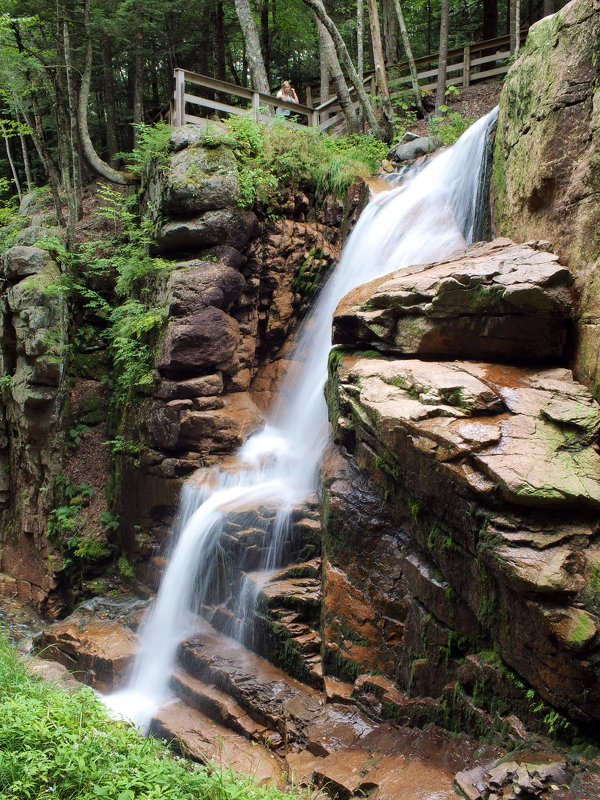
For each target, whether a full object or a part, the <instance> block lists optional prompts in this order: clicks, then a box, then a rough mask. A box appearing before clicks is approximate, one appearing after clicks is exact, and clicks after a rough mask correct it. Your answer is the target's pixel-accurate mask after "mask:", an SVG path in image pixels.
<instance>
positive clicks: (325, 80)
mask: <svg viewBox="0 0 600 800" xmlns="http://www.w3.org/2000/svg"><path fill="white" fill-rule="evenodd" d="M317 29H318V31H319V66H320V69H321V83H320V87H319V104H321V103H325V102H326V101H327V100H329V81H330V78H331V72H330V71H329V59H328V54H327V42H326V39H325V36H326V35H327V36H329V34H328V33H327V31H326V30H325V28H324V27H323V26H322V25H321V23H320V22H319V20H317ZM329 39H330V40H331V37H329ZM331 47H332V48H333V42H332V43H331ZM338 64H339V62H338ZM340 72H341V69H340Z"/></svg>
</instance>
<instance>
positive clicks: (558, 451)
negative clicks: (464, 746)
mask: <svg viewBox="0 0 600 800" xmlns="http://www.w3.org/2000/svg"><path fill="white" fill-rule="evenodd" d="M478 252H480V253H481V252H482V253H483V255H482V257H481V258H480V257H479V256H478V255H477V253H478ZM502 253H505V254H506V258H503V256H502ZM515 254H516V256H515ZM538 257H539V258H538ZM528 259H531V262H530V264H531V266H530V267H528V268H527V267H525V266H520V262H521V260H523V261H524V262H525V263H527V260H528ZM538 269H539V272H538ZM470 270H472V271H471V272H470ZM407 272H408V274H407V275H406V276H404V275H403V274H402V273H398V275H396V276H394V277H393V278H391V279H384V280H383V281H380V282H374V283H372V284H367V285H366V286H364V287H361V288H360V289H358V290H356V292H354V293H352V294H351V295H350V296H349V297H348V298H345V300H344V301H342V303H341V304H340V308H339V309H338V312H337V315H336V331H337V333H336V336H337V341H344V343H345V344H346V352H342V351H339V352H337V353H336V352H334V353H333V354H332V358H331V360H330V377H329V382H328V387H327V396H328V404H329V410H330V419H331V421H332V423H333V426H334V433H335V438H336V440H337V442H338V443H339V444H340V445H342V446H343V447H344V448H345V450H346V452H347V453H348V454H349V455H346V456H345V457H342V455H341V453H340V454H338V455H337V456H335V457H332V458H330V459H329V460H328V461H327V462H326V465H325V470H324V486H325V503H324V526H325V553H324V576H325V577H324V601H323V602H324V613H325V616H324V618H325V628H324V647H325V652H326V654H327V660H328V665H329V669H330V670H331V671H332V672H333V673H334V674H339V675H342V676H344V677H346V678H347V677H353V676H355V675H356V674H357V673H359V672H362V671H367V670H372V669H375V670H378V671H381V672H383V673H384V674H386V675H389V676H390V677H393V678H394V679H395V680H397V681H398V683H399V685H400V687H408V688H410V689H411V690H412V691H413V692H414V693H415V694H416V695H421V696H427V697H433V698H441V703H442V706H443V705H444V704H445V703H448V699H449V697H450V695H448V691H449V690H448V686H450V685H453V684H451V682H454V681H456V680H458V682H459V685H460V687H461V694H459V695H457V694H456V693H454V694H453V695H452V700H451V702H452V704H453V705H454V707H455V708H454V711H455V713H454V717H455V720H456V719H458V718H459V717H461V716H462V718H463V719H462V724H467V725H468V726H469V727H471V728H475V729H476V728H477V727H478V726H479V727H480V729H482V730H483V729H485V724H486V723H485V719H486V714H487V712H488V710H489V708H490V706H489V697H487V695H488V694H489V696H490V697H491V696H494V694H496V695H500V696H503V697H504V701H503V702H504V706H502V704H501V705H500V706H497V708H498V707H501V708H502V707H503V708H504V712H503V713H504V722H503V724H505V725H506V729H507V730H509V729H510V731H511V732H510V733H509V736H513V735H517V737H518V736H519V734H518V730H519V728H518V725H517V726H516V727H515V723H514V721H513V720H512V719H511V718H510V717H511V714H513V712H516V713H517V714H518V715H521V716H522V717H523V718H525V719H526V721H527V723H528V724H535V722H536V720H535V719H533V718H532V717H535V715H532V714H531V704H530V705H529V708H528V706H527V703H526V702H525V697H524V695H523V693H520V694H519V693H518V692H517V695H518V696H514V695H513V693H514V687H513V689H512V690H511V689H510V687H509V686H507V685H505V684H504V683H503V682H502V680H501V679H500V678H499V677H498V676H496V677H494V678H493V679H492V677H491V675H490V673H494V668H493V667H492V666H490V664H489V663H488V661H486V659H485V658H483V657H482V658H483V660H481V659H480V660H478V661H476V662H473V661H472V662H465V663H470V664H471V667H472V669H466V667H465V668H463V667H461V662H462V661H463V659H464V658H465V656H468V657H469V658H471V656H469V653H471V654H475V653H478V652H479V653H481V652H485V651H486V650H491V649H492V647H494V648H496V649H497V653H498V656H499V657H500V658H501V659H502V662H504V664H505V665H508V666H509V667H510V668H511V669H513V670H515V672H516V673H517V675H518V676H520V679H521V680H522V681H524V682H526V683H527V684H529V685H530V686H532V687H533V688H534V690H535V691H536V692H538V693H539V695H540V696H541V697H542V698H543V699H544V700H545V701H547V702H548V703H549V704H551V705H552V706H555V707H557V708H559V709H560V710H561V711H562V712H564V713H566V714H567V715H568V716H570V717H571V718H572V719H574V720H578V721H580V722H583V723H584V724H591V723H592V720H597V719H598V713H599V712H598V709H599V708H600V695H599V694H598V682H597V673H596V667H595V666H594V665H595V664H596V663H597V661H598V658H599V657H600V650H599V647H600V640H599V631H600V618H599V617H598V604H597V602H596V600H595V599H594V596H595V595H594V591H595V590H594V589H593V586H595V585H596V583H595V578H594V576H595V575H597V570H598V564H599V563H600V549H599V548H598V544H597V541H596V532H597V517H598V511H599V510H600V488H599V486H600V484H599V482H598V475H600V456H599V454H598V448H597V441H598V432H599V431H600V408H599V407H598V404H597V403H596V402H595V401H594V400H593V398H592V397H591V395H590V393H589V391H588V390H587V389H586V388H585V387H584V386H583V385H581V384H579V383H577V382H576V381H574V380H573V376H572V374H571V372H570V371H569V370H567V369H565V368H563V367H556V366H555V367H549V366H545V367H537V368H535V367H532V366H529V367H525V366H508V365H507V364H506V363H505V364H504V365H500V364H490V363H486V362H482V361H470V362H467V361H442V360H440V356H441V357H442V358H443V357H444V356H446V355H447V352H448V351H447V348H446V344H445V340H444V339H443V337H442V338H436V337H434V338H432V339H431V340H430V342H432V343H433V344H432V349H431V350H429V351H428V353H427V354H428V355H429V357H430V358H435V360H428V361H423V360H421V359H419V358H407V357H406V351H405V350H404V349H403V347H402V346H399V345H398V341H399V340H401V339H402V336H403V333H402V332H403V328H404V327H405V326H406V325H407V320H410V319H411V318H412V319H415V316H412V317H411V312H412V314H413V315H414V311H415V309H418V310H419V311H420V313H421V316H420V317H419V316H417V317H416V318H417V319H427V320H429V319H432V320H433V324H434V325H437V323H438V320H439V319H440V318H441V319H442V320H447V319H448V318H447V317H445V316H443V315H444V314H445V313H446V312H447V311H448V309H451V308H453V303H452V301H450V302H446V299H445V295H446V294H449V295H452V293H453V292H456V293H457V298H458V297H460V298H462V299H461V301H460V304H461V305H462V306H463V307H465V308H467V309H468V308H471V309H472V310H473V311H474V309H473V307H472V306H469V292H470V291H471V289H473V288H474V287H477V286H478V285H481V281H482V276H483V275H485V276H486V281H487V280H488V279H489V278H490V277H491V278H492V279H493V280H500V281H501V283H499V284H498V285H501V286H502V287H503V289H502V291H500V292H495V293H492V295H491V298H490V301H489V302H488V304H487V306H486V314H485V316H483V315H482V316H479V317H477V316H476V314H475V313H473V314H472V316H471V317H470V319H473V320H475V323H474V324H475V329H476V330H477V332H478V336H477V341H476V342H474V344H473V348H474V349H473V350H472V351H471V354H474V353H475V352H481V350H482V349H483V350H484V352H485V348H486V347H488V344H487V343H486V342H485V341H483V343H482V342H481V340H482V339H484V338H485V335H486V330H488V328H487V326H486V319H487V318H499V317H501V316H502V315H504V314H506V313H507V310H508V309H510V307H511V305H512V303H513V301H512V300H510V299H508V298H506V296H505V290H506V289H507V288H508V289H509V290H510V288H511V287H512V288H514V289H515V298H514V303H515V306H513V309H514V308H515V307H516V303H519V304H521V306H520V314H521V315H527V314H529V313H530V312H532V310H533V308H535V307H537V308H538V309H539V310H538V312H537V314H536V315H535V318H534V315H533V312H532V316H531V317H529V325H530V327H533V326H534V325H535V326H537V330H536V331H533V332H532V334H531V335H530V336H529V338H528V340H527V346H528V348H530V347H534V345H533V344H532V342H533V341H534V339H535V335H536V333H538V332H540V331H542V330H543V323H542V324H541V325H537V323H536V322H535V321H534V319H537V317H538V315H541V316H542V317H543V314H544V311H543V310H542V309H546V310H547V311H548V312H549V313H550V314H556V315H557V319H558V320H559V323H558V324H559V327H560V326H563V330H564V324H565V320H566V319H567V318H568V316H569V313H570V309H569V293H568V287H569V285H570V282H571V281H570V276H569V274H568V272H567V271H566V270H565V269H564V267H562V266H561V265H560V264H559V263H558V261H557V260H556V259H555V257H553V256H550V255H549V254H547V253H545V252H544V253H539V252H537V251H535V250H533V249H532V248H530V247H516V246H513V245H509V244H507V243H505V242H504V243H502V242H495V243H492V244H491V245H488V246H483V247H481V248H476V249H475V250H474V251H473V250H471V252H470V253H468V254H467V256H466V257H465V259H464V260H463V261H458V262H452V263H444V264H441V265H436V266H433V267H431V268H425V269H418V270H408V271H407ZM534 276H536V277H535V279H534ZM446 282H447V284H449V285H450V286H452V289H451V290H450V289H448V290H444V289H443V287H444V285H445V283H446ZM440 287H442V289H440ZM508 294H509V295H510V291H509V292H508ZM530 302H531V305H529V303H530ZM457 305H458V300H457ZM436 309H439V313H441V314H442V316H441V317H437V316H435V315H436V313H437V312H436ZM451 313H452V312H451ZM426 315H429V316H426ZM382 319H383V322H381V320H382ZM449 319H450V324H453V325H455V326H456V328H455V329H456V331H457V339H458V341H459V342H460V341H461V338H460V329H461V328H460V326H461V324H462V323H461V321H460V319H458V318H456V317H452V316H450V318H449ZM390 320H391V322H390ZM385 321H387V322H388V327H387V328H386V329H385V330H382V329H383V328H384V326H385ZM517 330H518V329H517ZM353 335H355V337H356V338H355V341H357V342H358V346H359V347H360V349H363V348H364V345H365V344H366V343H369V344H370V345H371V346H372V345H375V346H376V347H378V348H379V349H380V350H381V351H383V352H385V353H388V352H392V353H402V355H401V356H400V355H398V356H397V357H390V356H389V355H388V356H387V357H382V356H380V357H373V356H376V354H375V353H371V354H369V355H370V356H371V357H365V356H364V354H357V355H356V356H353V355H352V353H351V352H348V350H349V347H348V345H349V344H350V342H351V341H352V336H353ZM418 341H421V340H420V339H418ZM502 341H503V348H502V359H503V361H505V362H510V360H514V361H516V362H518V361H521V360H522V358H521V356H522V352H521V348H520V347H519V345H518V337H517V338H516V339H511V338H506V339H503V340H502ZM535 346H538V345H535ZM407 350H408V352H409V353H411V352H414V350H413V349H412V348H407ZM495 352H496V355H497V354H498V350H496V351H495ZM536 352H538V353H540V352H541V349H540V348H539V346H538V349H537V350H536ZM546 355H547V356H548V355H550V353H549V352H547V353H546ZM357 469H358V470H360V473H362V475H361V474H360V473H357ZM367 476H368V477H367ZM377 498H379V504H378V503H377ZM361 506H364V508H365V509H367V510H368V513H367V514H364V515H363V514H362V513H361ZM357 519H358V520H359V523H358V525H357V524H356V520H357ZM371 559H373V560H374V561H375V562H376V565H377V566H376V569H374V570H371V569H370V566H369V565H370V564H371ZM382 565H383V566H382ZM371 571H373V572H374V574H376V575H378V576H379V574H380V571H382V575H383V577H382V580H381V582H380V583H378V584H376V583H375V582H374V581H372V580H371V579H370V577H369V574H370V572H371ZM502 662H500V663H502ZM475 664H477V665H478V666H477V667H476V668H475ZM474 675H475V677H474ZM501 684H502V685H501ZM483 686H485V687H486V690H485V691H484V690H483V689H482V687H483ZM462 692H464V694H462ZM392 695H393V693H392ZM392 695H390V696H389V697H388V699H387V700H386V701H385V704H387V705H388V706H390V707H396V708H397V709H398V711H397V712H394V713H398V714H405V715H406V716H407V717H408V718H411V719H415V718H420V719H421V720H422V719H423V718H427V710H426V709H424V708H423V707H421V708H414V707H413V708H409V709H407V707H406V702H400V701H399V700H398V699H397V698H394V697H393V696H392ZM473 697H474V698H475V700H476V701H477V702H476V703H475V705H473V704H472V700H471V699H469V698H473ZM444 698H445V699H444ZM457 698H459V700H460V702H459V701H458V700H457ZM482 698H483V705H482ZM457 703H458V705H457ZM477 703H478V704H479V706H480V708H479V709H477V708H476V707H475V706H476V705H477ZM486 703H487V705H486ZM385 704H384V705H385ZM511 706H512V710H511ZM547 708H548V709H549V707H548V706H547ZM457 709H459V710H457ZM429 712H431V709H430V710H429ZM501 713H502V712H501ZM482 714H483V716H482ZM420 715H421V716H420ZM437 718H438V719H439V717H437ZM538 724H539V721H538Z"/></svg>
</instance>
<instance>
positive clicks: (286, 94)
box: [275, 81, 298, 117]
mask: <svg viewBox="0 0 600 800" xmlns="http://www.w3.org/2000/svg"><path fill="white" fill-rule="evenodd" d="M275 97H276V98H277V99H278V100H283V102H284V103H297V102H298V95H297V94H296V92H295V91H294V88H293V87H292V84H291V83H290V82H289V81H283V83H282V84H281V89H280V90H279V91H278V92H277V94H276V95H275ZM275 113H276V114H277V116H278V117H289V116H290V114H291V113H292V112H291V110H288V109H287V108H277V109H276V111H275Z"/></svg>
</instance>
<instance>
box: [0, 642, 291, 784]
mask: <svg viewBox="0 0 600 800" xmlns="http://www.w3.org/2000/svg"><path fill="white" fill-rule="evenodd" d="M300 796H301V795H300V794H298V793H295V794H294V793H292V794H289V793H288V794H284V793H283V792H281V791H279V790H277V789H272V788H265V787H258V786H256V785H255V784H254V783H253V782H252V780H251V779H250V778H245V777H241V776H238V775H235V774H233V773H231V772H229V771H218V770H215V771H211V770H209V769H206V768H204V767H201V766H199V765H196V764H192V763H190V762H187V761H184V760H183V759H181V758H177V757H175V756H174V755H173V754H172V753H171V752H170V751H169V750H168V749H167V748H166V747H165V746H164V745H163V744H162V743H161V742H159V741H157V740H155V739H152V738H148V739H144V738H143V737H142V736H141V735H140V734H139V733H138V732H137V730H135V729H133V728H131V727H129V726H127V725H125V724H124V723H122V722H115V721H112V720H110V719H109V718H108V717H107V716H106V713H105V711H104V707H103V706H102V704H101V703H100V701H99V700H98V699H97V698H96V696H95V695H94V694H93V692H92V691H91V690H90V689H82V691H81V692H78V693H77V694H74V695H67V694H64V693H63V692H61V691H59V690H58V689H56V688H54V687H51V686H48V685H46V684H44V683H42V682H40V681H38V680H36V679H34V678H31V677H30V676H29V675H28V674H27V673H26V671H25V669H24V667H23V665H22V664H21V662H20V661H19V659H18V657H17V655H16V654H15V652H14V651H13V650H12V648H11V647H10V645H9V644H8V643H7V641H6V638H5V637H4V636H3V635H1V634H0V797H1V798H2V800H41V799H42V798H49V797H52V798H54V799H55V800H98V799H99V798H105V799H106V800H284V799H285V798H287V800H293V799H294V798H299V797H300Z"/></svg>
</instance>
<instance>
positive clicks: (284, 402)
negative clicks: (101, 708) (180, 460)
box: [106, 111, 496, 726]
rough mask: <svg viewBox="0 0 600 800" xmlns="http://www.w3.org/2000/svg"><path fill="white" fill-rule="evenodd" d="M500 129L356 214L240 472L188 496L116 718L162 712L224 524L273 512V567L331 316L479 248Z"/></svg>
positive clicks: (308, 481)
mask: <svg viewBox="0 0 600 800" xmlns="http://www.w3.org/2000/svg"><path fill="white" fill-rule="evenodd" d="M495 118H496V112H495V111H493V112H491V114H488V115H487V117H483V118H482V119H480V120H479V121H478V122H476V123H475V124H474V125H472V126H471V127H470V128H469V129H468V131H467V132H466V133H465V134H464V135H463V136H462V137H461V139H460V140H459V141H458V142H457V143H456V144H455V145H454V146H453V147H452V148H450V149H448V150H446V151H444V152H442V153H441V154H440V155H438V156H437V157H435V158H434V159H432V160H431V161H430V163H429V164H428V165H427V166H426V167H425V168H423V169H421V170H419V171H418V172H417V173H416V174H415V175H414V177H411V175H410V174H409V175H408V177H407V178H406V180H405V181H404V182H403V184H402V185H401V186H400V187H399V188H397V189H394V190H392V191H389V192H385V193H382V194H380V195H378V196H377V197H375V199H374V200H372V201H371V202H370V203H369V205H368V206H367V208H366V209H365V210H364V211H363V213H362V215H361V217H360V219H359V221H358V223H357V225H356V227H355V229H354V231H353V233H352V235H351V236H350V238H349V240H348V243H347V245H346V247H345V251H344V254H343V256H342V259H341V261H340V264H339V265H338V267H337V268H336V269H335V271H334V272H333V274H332V275H331V277H330V278H329V280H328V282H327V284H326V286H325V287H324V289H323V290H322V292H321V294H320V296H319V298H318V301H317V303H316V305H315V307H314V309H313V311H312V312H311V314H310V315H309V317H308V318H307V320H306V321H305V323H304V325H303V327H302V331H301V334H300V337H299V340H298V344H297V346H296V349H295V352H294V360H293V361H294V367H293V368H292V370H291V371H290V373H289V375H288V376H287V378H286V381H285V384H284V386H283V387H282V389H281V391H280V393H279V396H278V401H277V404H276V407H275V409H274V412H273V414H272V417H271V419H270V421H269V423H268V424H267V425H266V427H265V428H264V430H262V431H260V432H259V433H256V434H255V435H254V436H252V437H251V438H250V439H249V440H248V442H247V443H246V444H245V445H244V447H242V448H241V450H240V451H239V453H238V457H237V461H238V470H237V471H236V472H233V473H232V472H228V473H224V472H219V471H218V470H215V473H214V475H213V478H214V481H213V483H214V486H213V488H212V489H210V490H207V489H204V490H199V489H194V488H192V487H190V486H187V487H186V488H185V489H184V492H183V494H182V502H181V509H180V514H179V519H180V522H179V526H178V535H177V536H175V537H174V539H176V545H175V547H174V549H173V551H172V553H171V558H170V561H169V565H168V567H167V570H166V572H165V575H164V578H163V580H162V583H161V586H160V589H159V592H158V595H157V598H156V601H155V603H154V606H153V608H152V610H151V612H150V614H149V615H148V617H147V619H146V621H145V623H144V625H143V628H142V636H141V645H140V650H139V653H138V656H137V659H136V662H135V666H134V670H133V675H132V678H131V681H130V683H129V687H128V688H127V689H125V690H124V691H122V692H119V693H116V694H114V695H112V696H110V697H108V698H106V702H107V704H108V705H109V706H110V707H111V708H113V709H115V710H116V711H118V712H119V713H121V714H123V715H125V716H127V717H129V718H130V719H133V720H134V721H135V722H137V723H138V724H139V725H141V726H146V725H147V724H148V723H149V722H150V720H151V718H152V716H153V714H154V713H155V712H156V710H157V709H158V708H159V707H160V706H161V705H162V704H163V703H164V702H165V699H166V697H167V692H168V683H169V677H170V673H171V670H172V668H173V664H174V661H175V656H176V651H177V647H178V645H179V643H180V642H181V641H182V639H183V638H184V637H185V635H186V633H188V632H189V631H190V630H191V626H192V623H193V611H192V607H193V605H194V603H195V604H196V607H199V606H201V605H202V604H203V603H204V602H206V600H207V595H208V592H209V590H211V587H212V588H213V589H214V583H215V579H216V578H215V572H216V571H217V569H218V566H217V564H218V550H219V541H220V538H221V534H222V532H223V524H224V520H225V517H226V515H227V514H229V513H231V512H243V511H244V510H245V509H248V508H256V507H258V506H261V505H262V506H270V507H272V508H276V509H277V512H276V513H275V515H274V518H273V523H272V528H273V530H272V539H271V543H270V547H269V550H268V553H267V555H266V559H265V561H264V562H263V564H261V569H263V570H264V569H269V568H272V567H273V566H276V565H277V563H278V560H279V558H280V555H281V553H280V550H281V544H282V541H283V540H284V539H285V531H286V529H287V525H288V520H289V514H290V511H291V509H292V508H293V507H294V506H295V505H297V504H299V503H301V502H302V501H304V500H305V499H306V498H307V497H309V496H310V495H311V494H312V493H314V491H315V488H316V478H317V470H318V465H319V462H320V459H321V456H322V454H323V452H324V449H325V447H326V445H327V441H328V422H327V411H326V406H325V401H324V397H323V389H324V385H325V381H326V377H327V359H328V355H329V351H330V349H331V320H332V316H333V313H334V311H335V309H336V307H337V305H338V303H339V302H340V300H341V299H342V297H344V295H345V294H347V293H348V292H349V291H351V290H352V289H354V288H356V287H357V286H359V285H360V284H363V283H366V282H368V281H370V280H373V279H374V278H378V277H381V276H383V275H386V274H388V273H390V272H392V271H394V270H397V269H400V268H402V267H408V266H412V265H416V264H427V263H432V262H435V261H440V260H443V259H446V258H449V257H450V256H452V255H455V254H457V253H459V252H462V251H463V250H464V249H465V247H466V246H467V245H468V244H470V243H471V242H472V241H473V240H474V236H475V235H476V234H477V233H478V231H477V230H475V224H476V204H477V202H478V197H479V195H480V185H481V179H482V172H485V170H483V169H482V164H483V154H484V151H485V143H486V138H487V136H486V134H487V131H488V128H489V126H490V124H492V123H493V122H494V121H495ZM252 594H253V593H252V588H251V587H249V586H248V585H247V583H246V585H244V586H243V588H242V590H241V592H240V599H239V600H238V609H242V608H243V606H244V605H246V606H248V605H251V603H252ZM239 613H241V612H239ZM240 631H241V629H239V630H238V631H237V633H238V634H240ZM232 633H234V634H235V633H236V630H233V631H232Z"/></svg>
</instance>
